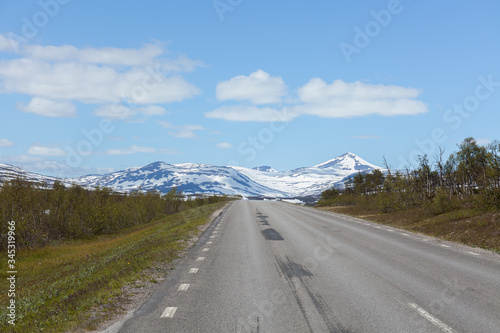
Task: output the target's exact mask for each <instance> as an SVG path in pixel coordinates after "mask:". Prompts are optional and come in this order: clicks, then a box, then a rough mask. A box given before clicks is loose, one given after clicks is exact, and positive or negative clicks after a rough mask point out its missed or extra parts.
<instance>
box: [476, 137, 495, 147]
mask: <svg viewBox="0 0 500 333" xmlns="http://www.w3.org/2000/svg"><path fill="white" fill-rule="evenodd" d="M476 143H477V144H478V145H480V146H486V145H489V144H490V143H491V139H488V138H478V139H476Z"/></svg>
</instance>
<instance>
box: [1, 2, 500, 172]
mask: <svg viewBox="0 0 500 333" xmlns="http://www.w3.org/2000/svg"><path fill="white" fill-rule="evenodd" d="M499 14H500V3H499V2H498V1H474V2H473V1H439V2H436V1H434V2H431V1H423V0H419V1H417V0H413V1H410V0H401V1H394V0H390V1H347V0H346V1H323V0H319V1H315V2H306V1H293V0H287V1H273V2H271V1H263V0H220V1H218V0H216V1H211V0H208V1H199V0H197V1H190V0H182V1H181V0H177V1H171V0H166V1H153V0H145V1H141V2H138V1H123V0H121V1H117V0H110V1H94V0H86V1H81V0H41V1H23V2H20V1H14V0H4V1H0V107H1V110H2V114H1V117H2V118H1V122H0V162H1V163H8V164H13V165H17V166H21V167H23V168H25V169H28V170H30V171H34V172H39V173H42V174H48V175H56V176H62V177H68V176H78V175H83V174H89V173H105V172H110V171H116V170H121V169H125V168H129V167H135V166H143V165H146V164H148V163H151V162H154V161H165V162H167V163H181V162H196V163H205V164H214V165H241V166H246V167H254V166H258V165H271V166H272V167H274V168H275V169H277V170H290V169H293V168H297V167H302V166H311V165H315V164H318V163H321V162H323V161H326V160H328V159H331V158H334V157H335V156H338V155H340V154H342V153H344V152H347V151H350V152H353V153H355V154H357V155H359V156H361V157H362V158H364V159H366V160H367V161H369V162H371V163H374V164H378V165H382V163H383V162H382V161H383V157H384V156H385V157H386V159H387V160H388V162H389V163H390V164H391V166H392V167H393V168H398V167H402V166H404V165H406V164H408V163H412V162H413V163H414V162H415V160H416V156H417V155H419V154H423V153H427V154H428V155H430V156H431V157H433V156H434V155H435V154H436V153H437V151H438V147H442V148H444V149H445V151H446V154H449V153H450V152H452V151H453V150H455V149H456V145H457V144H458V143H460V142H461V141H462V140H463V139H464V138H465V137H468V136H472V137H475V138H476V139H478V141H479V142H480V143H481V144H487V143H488V142H490V141H491V140H494V139H500V133H499V132H500V131H499V130H498V128H499V123H500V115H499V111H500V66H499V65H500V57H499V54H500V39H499V35H500V20H499V19H498V15H499ZM431 159H432V158H431Z"/></svg>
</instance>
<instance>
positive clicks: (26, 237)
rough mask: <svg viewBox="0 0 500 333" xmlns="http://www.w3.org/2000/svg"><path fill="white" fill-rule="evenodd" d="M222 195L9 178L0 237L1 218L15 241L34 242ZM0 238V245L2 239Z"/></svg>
mask: <svg viewBox="0 0 500 333" xmlns="http://www.w3.org/2000/svg"><path fill="white" fill-rule="evenodd" d="M223 200H226V198H224V197H207V198H197V199H195V200H190V201H185V200H184V199H183V197H182V196H180V195H179V193H177V192H176V190H175V189H173V190H171V191H170V192H169V193H168V194H166V195H161V194H160V193H159V192H142V191H135V192H132V193H128V194H124V193H117V192H113V191H112V190H111V189H109V188H95V189H93V190H87V189H84V188H83V187H80V186H77V185H74V186H72V187H65V186H64V185H62V184H61V183H58V182H56V183H55V184H54V185H53V187H52V188H51V189H47V188H46V186H44V185H43V184H36V183H32V182H28V181H26V180H23V179H14V180H11V181H8V182H6V183H4V184H2V185H1V186H0V221H1V228H0V238H2V239H3V238H4V237H5V235H6V234H7V226H8V225H7V222H9V221H15V223H16V224H15V226H16V242H17V245H18V247H38V246H43V245H46V244H48V243H50V242H52V241H55V240H66V239H85V238H89V237H92V236H96V235H102V234H112V233H116V232H119V231H120V230H122V229H124V228H128V227H133V226H138V225H144V224H147V223H149V222H152V221H153V220H155V219H158V218H161V217H163V216H165V215H168V214H174V213H177V212H179V211H182V210H184V209H187V208H191V207H196V206H200V205H204V204H209V203H214V202H218V201H223ZM6 244H7V242H6V241H2V242H1V243H0V249H2V250H3V249H4V248H5V247H6V246H7V245H6Z"/></svg>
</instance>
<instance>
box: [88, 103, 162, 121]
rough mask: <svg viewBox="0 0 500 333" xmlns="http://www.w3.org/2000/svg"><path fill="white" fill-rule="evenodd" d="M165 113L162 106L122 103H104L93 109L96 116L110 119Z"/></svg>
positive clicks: (128, 118) (125, 118) (127, 118)
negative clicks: (135, 105)
mask: <svg viewBox="0 0 500 333" xmlns="http://www.w3.org/2000/svg"><path fill="white" fill-rule="evenodd" d="M166 113H167V111H166V110H165V108H164V107H161V106H157V105H148V106H144V107H138V108H129V107H128V106H125V105H123V104H106V105H102V106H100V107H98V108H97V109H95V110H94V115H95V116H97V117H105V118H110V119H121V120H130V119H132V118H133V117H134V116H136V115H142V116H148V117H150V116H163V115H165V114H166Z"/></svg>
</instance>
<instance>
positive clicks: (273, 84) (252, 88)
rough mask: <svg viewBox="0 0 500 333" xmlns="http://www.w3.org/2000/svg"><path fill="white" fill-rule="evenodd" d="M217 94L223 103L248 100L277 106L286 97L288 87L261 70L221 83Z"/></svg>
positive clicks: (281, 80) (280, 80) (278, 78)
mask: <svg viewBox="0 0 500 333" xmlns="http://www.w3.org/2000/svg"><path fill="white" fill-rule="evenodd" d="M216 94H217V99H219V100H221V101H226V100H236V101H243V100H248V101H250V102H252V103H253V104H275V103H279V102H280V101H281V98H282V97H283V96H284V95H286V85H285V83H284V82H283V79H282V78H281V77H272V76H271V75H269V74H268V73H266V72H264V71H263V70H260V69H259V70H257V71H256V72H253V73H252V74H250V75H249V76H244V75H239V76H235V77H233V78H232V79H230V80H229V81H223V82H220V83H219V84H218V85H217V88H216Z"/></svg>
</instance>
